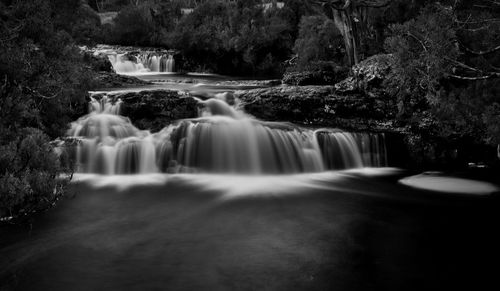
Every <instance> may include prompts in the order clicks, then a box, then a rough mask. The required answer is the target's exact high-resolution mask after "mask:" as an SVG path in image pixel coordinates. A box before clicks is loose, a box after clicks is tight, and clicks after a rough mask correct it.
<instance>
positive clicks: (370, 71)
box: [335, 54, 394, 93]
mask: <svg viewBox="0 0 500 291" xmlns="http://www.w3.org/2000/svg"><path fill="white" fill-rule="evenodd" d="M393 62H394V56H393V55H391V54H380V55H374V56H371V57H369V58H367V59H366V60H364V61H362V62H360V63H359V64H357V65H354V66H353V67H352V75H351V76H349V77H348V78H346V79H344V80H343V81H341V82H339V83H337V84H335V89H336V91H337V92H338V93H353V92H362V93H369V92H370V91H373V90H376V89H379V88H380V87H381V85H382V83H383V81H384V80H386V79H387V78H388V77H389V75H390V73H391V70H392V64H393Z"/></svg>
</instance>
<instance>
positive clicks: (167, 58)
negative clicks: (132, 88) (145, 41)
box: [108, 52, 175, 74]
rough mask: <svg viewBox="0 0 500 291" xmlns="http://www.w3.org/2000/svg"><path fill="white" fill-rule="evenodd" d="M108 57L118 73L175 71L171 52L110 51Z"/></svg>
mask: <svg viewBox="0 0 500 291" xmlns="http://www.w3.org/2000/svg"><path fill="white" fill-rule="evenodd" d="M108 59H109V61H110V62H111V65H113V69H114V70H115V72H117V73H118V74H134V73H135V74H137V73H144V72H158V73H161V72H165V73H172V72H175V60H174V56H173V55H171V54H163V53H156V52H141V53H139V54H137V55H132V54H130V53H127V54H118V53H109V54H108Z"/></svg>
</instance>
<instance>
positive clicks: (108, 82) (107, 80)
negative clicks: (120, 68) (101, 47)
mask: <svg viewBox="0 0 500 291" xmlns="http://www.w3.org/2000/svg"><path fill="white" fill-rule="evenodd" d="M95 81H96V87H97V88H121V87H131V86H144V85H149V84H151V83H149V82H146V81H143V80H140V79H138V78H136V77H132V76H125V75H119V74H116V73H114V72H98V74H97V76H96V79H95Z"/></svg>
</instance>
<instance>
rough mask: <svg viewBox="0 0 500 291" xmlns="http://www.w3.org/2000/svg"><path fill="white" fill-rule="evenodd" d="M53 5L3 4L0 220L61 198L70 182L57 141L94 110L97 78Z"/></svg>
mask: <svg viewBox="0 0 500 291" xmlns="http://www.w3.org/2000/svg"><path fill="white" fill-rule="evenodd" d="M53 3H54V2H49V1H44V0H33V1H15V2H13V3H12V4H11V5H9V6H4V5H3V4H1V2H0V44H1V45H0V54H1V55H2V56H3V57H2V58H1V59H0V116H1V118H0V217H3V216H5V215H8V216H19V215H22V214H27V213H30V212H32V211H34V210H39V209H43V208H46V207H49V206H50V205H51V204H52V203H53V201H54V199H56V198H57V196H58V195H61V193H62V192H63V190H64V185H65V183H66V181H67V180H65V179H59V174H61V173H63V172H65V171H66V170H68V169H66V168H64V167H62V166H61V165H60V164H59V160H58V157H57V154H56V152H55V149H54V147H53V146H52V145H51V144H50V143H49V140H50V139H53V138H55V137H58V136H61V135H63V134H64V132H65V131H66V128H67V126H68V123H69V121H71V120H74V118H76V116H79V115H81V114H82V113H83V112H84V111H85V107H86V100H85V98H86V95H87V91H88V89H89V86H90V85H91V78H92V73H91V72H90V71H89V69H88V68H87V67H86V65H85V64H84V63H83V57H82V55H81V53H80V51H79V49H78V48H77V47H76V46H75V45H74V43H73V40H72V38H71V36H70V35H69V34H68V33H67V32H66V31H64V30H62V28H57V27H59V24H57V23H58V20H57V19H56V13H54V10H53V7H52V6H51V4H53ZM68 7H69V8H68V9H73V8H75V9H78V8H79V6H68ZM59 8H63V7H62V6H60V7H59ZM74 12H75V13H76V11H74ZM58 15H60V14H58ZM67 29H68V30H69V31H71V30H72V27H71V26H70V27H67Z"/></svg>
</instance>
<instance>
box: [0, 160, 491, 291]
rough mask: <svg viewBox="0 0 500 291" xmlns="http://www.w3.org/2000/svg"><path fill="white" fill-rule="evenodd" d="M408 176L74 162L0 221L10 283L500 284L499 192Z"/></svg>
mask: <svg viewBox="0 0 500 291" xmlns="http://www.w3.org/2000/svg"><path fill="white" fill-rule="evenodd" d="M378 173H382V174H380V175H379V174H378ZM402 175H404V172H398V171H393V170H391V171H386V170H385V169H370V170H367V171H365V170H358V171H353V170H348V171H336V172H322V173H316V174H297V175H276V176H274V175H265V176H252V175H228V174H224V175H214V174H197V175H193V174H142V175H97V174H77V175H76V176H75V180H74V183H73V184H72V185H71V189H70V190H69V192H68V194H67V198H66V199H64V200H63V201H62V202H61V203H60V204H59V205H58V206H57V207H56V208H55V209H51V210H50V211H49V212H47V213H44V214H41V215H39V216H38V217H37V218H36V219H35V221H34V222H33V224H32V225H31V227H30V226H29V225H28V226H26V227H23V226H14V225H11V226H9V225H0V258H1V259H0V289H1V290H30V291H33V290H120V291H121V290H340V291H343V290H419V291H420V290H436V289H437V290H496V289H498V287H499V286H498V281H497V279H496V278H497V271H496V268H494V266H495V264H496V262H497V261H498V258H499V249H498V245H499V243H500V240H499V239H498V236H497V235H496V230H497V229H498V227H499V221H500V219H499V218H500V217H499V212H498V211H497V210H498V207H499V206H500V204H499V203H498V202H499V201H498V199H495V197H480V196H463V195H450V194H445V195H443V194H437V193H434V192H428V191H418V190H412V189H411V188H408V187H405V186H403V185H399V184H397V183H396V181H397V179H399V177H400V176H402Z"/></svg>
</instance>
